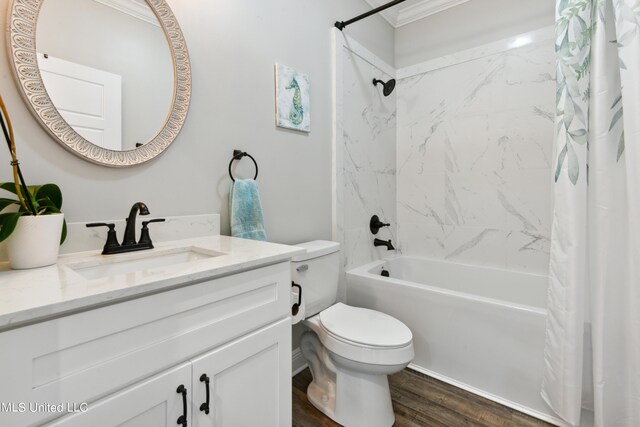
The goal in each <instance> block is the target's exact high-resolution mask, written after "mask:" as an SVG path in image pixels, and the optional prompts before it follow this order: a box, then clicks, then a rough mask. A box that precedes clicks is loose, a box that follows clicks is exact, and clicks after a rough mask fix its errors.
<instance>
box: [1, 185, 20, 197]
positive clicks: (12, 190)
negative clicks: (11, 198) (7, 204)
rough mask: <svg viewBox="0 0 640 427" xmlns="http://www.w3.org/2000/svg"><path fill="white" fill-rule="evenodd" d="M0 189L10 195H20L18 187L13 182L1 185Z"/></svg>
mask: <svg viewBox="0 0 640 427" xmlns="http://www.w3.org/2000/svg"><path fill="white" fill-rule="evenodd" d="M0 188H1V189H3V190H5V191H8V192H9V193H13V194H15V195H16V196H17V195H18V193H17V192H16V185H15V184H14V183H13V182H3V183H1V184H0Z"/></svg>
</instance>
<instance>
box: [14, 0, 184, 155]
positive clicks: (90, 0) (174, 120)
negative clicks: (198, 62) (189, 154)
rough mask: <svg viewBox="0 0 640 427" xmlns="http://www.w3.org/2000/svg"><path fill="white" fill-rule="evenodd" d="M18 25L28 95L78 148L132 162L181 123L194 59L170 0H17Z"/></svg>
mask: <svg viewBox="0 0 640 427" xmlns="http://www.w3.org/2000/svg"><path fill="white" fill-rule="evenodd" d="M9 32H10V41H11V42H10V50H11V53H12V57H13V59H14V74H15V76H16V78H17V81H18V83H19V86H20V87H21V88H22V90H23V95H24V97H25V99H26V100H27V104H28V105H29V107H30V108H31V110H32V112H33V113H34V114H35V115H36V117H37V118H38V119H39V121H40V123H41V124H42V125H43V126H45V128H46V129H47V130H48V131H49V133H51V134H52V135H53V136H54V137H55V138H56V139H57V140H58V142H60V143H62V144H63V145H64V146H65V147H66V148H68V149H70V150H72V151H73V152H74V153H76V154H78V155H80V156H82V157H83V158H85V159H87V160H90V161H92V162H95V163H99V164H103V165H107V166H114V167H119V166H131V165H135V164H139V163H142V162H145V161H147V160H150V159H152V158H153V157H155V156H156V155H158V154H160V153H161V152H162V151H163V150H164V149H166V147H167V146H168V145H169V144H170V143H171V142H172V141H173V140H174V139H175V137H176V136H177V134H178V132H179V131H180V128H181V127H182V125H183V123H184V120H185V118H186V112H187V109H188V104H189V97H190V93H191V90H190V88H191V78H190V69H189V60H188V54H187V50H186V46H185V43H184V38H183V36H182V33H181V31H180V28H179V26H178V24H177V22H176V21H175V17H174V16H173V14H172V12H171V10H170V9H169V7H168V5H167V4H166V3H165V1H164V0H149V1H145V0H35V1H34V0H13V4H12V10H11V19H10V28H9Z"/></svg>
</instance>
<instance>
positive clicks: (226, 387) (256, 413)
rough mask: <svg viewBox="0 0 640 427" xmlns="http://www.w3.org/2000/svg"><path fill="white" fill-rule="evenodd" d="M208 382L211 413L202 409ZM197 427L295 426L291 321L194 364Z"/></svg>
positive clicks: (269, 328)
mask: <svg viewBox="0 0 640 427" xmlns="http://www.w3.org/2000/svg"><path fill="white" fill-rule="evenodd" d="M203 374H205V375H207V376H208V377H209V381H210V384H209V392H210V403H209V407H210V409H209V414H205V412H204V411H201V410H200V406H201V404H202V403H204V402H205V400H206V384H205V383H204V382H202V381H200V378H201V377H202V375H203ZM192 381H193V387H194V390H193V420H194V424H193V425H194V426H198V427H210V426H216V427H249V426H260V427H281V426H290V425H291V322H290V320H289V319H288V318H287V319H285V320H282V321H279V322H277V323H274V324H273V325H271V326H267V327H266V328H263V329H260V330H258V331H256V332H254V333H252V334H249V335H247V336H245V337H243V338H240V339H239V340H236V341H233V342H231V343H229V344H227V345H225V346H223V347H220V348H218V349H216V350H214V351H212V352H210V353H207V354H205V355H203V356H202V357H199V358H197V359H194V360H193V380H192Z"/></svg>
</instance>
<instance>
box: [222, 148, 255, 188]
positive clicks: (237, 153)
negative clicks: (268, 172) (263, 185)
mask: <svg viewBox="0 0 640 427" xmlns="http://www.w3.org/2000/svg"><path fill="white" fill-rule="evenodd" d="M245 156H246V157H248V158H250V159H251V160H253V165H254V166H255V167H256V176H254V177H253V179H254V180H255V179H256V178H258V163H257V162H256V159H254V158H253V156H252V155H251V154H249V153H247V152H245V151H240V150H233V157H232V158H231V161H230V162H229V177H231V181H233V182H236V180H235V179H234V178H233V174H232V173H231V165H232V164H233V161H234V160H240V159H242V158H243V157H245Z"/></svg>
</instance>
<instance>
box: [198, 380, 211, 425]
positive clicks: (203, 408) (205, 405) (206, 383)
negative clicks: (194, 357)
mask: <svg viewBox="0 0 640 427" xmlns="http://www.w3.org/2000/svg"><path fill="white" fill-rule="evenodd" d="M200 382H201V383H204V386H205V388H206V390H207V401H206V402H204V403H203V404H202V405H200V410H201V411H203V412H204V413H205V414H207V415H209V397H210V396H209V382H210V378H209V377H208V376H207V374H202V375H200Z"/></svg>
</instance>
